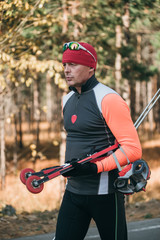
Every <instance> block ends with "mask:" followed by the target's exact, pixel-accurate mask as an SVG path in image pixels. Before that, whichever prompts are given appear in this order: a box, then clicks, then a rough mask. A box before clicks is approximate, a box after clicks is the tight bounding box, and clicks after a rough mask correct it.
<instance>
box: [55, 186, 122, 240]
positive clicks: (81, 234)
mask: <svg viewBox="0 0 160 240" xmlns="http://www.w3.org/2000/svg"><path fill="white" fill-rule="evenodd" d="M92 218H93V219H94V221H95V223H96V225H97V228H98V231H99V234H100V237H101V239H102V240H127V227H126V218H125V209H124V196H123V195H122V194H120V193H113V194H108V195H79V194H74V193H71V192H69V191H67V190H66V191H65V194H64V197H63V201H62V204H61V208H60V211H59V216H58V220H57V228H56V237H55V240H83V239H84V238H85V235H86V233H87V230H88V228H89V224H90V221H91V219H92Z"/></svg>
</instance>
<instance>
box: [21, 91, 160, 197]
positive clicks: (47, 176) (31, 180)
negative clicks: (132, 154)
mask: <svg viewBox="0 0 160 240" xmlns="http://www.w3.org/2000/svg"><path fill="white" fill-rule="evenodd" d="M159 98H160V88H159V89H158V91H157V92H156V93H155V95H154V96H153V98H152V99H151V101H150V102H149V103H148V105H147V106H146V108H145V109H144V111H143V112H142V113H141V115H140V116H139V118H138V119H137V121H136V122H135V124H134V126H135V128H136V129H137V128H138V127H139V126H140V124H141V123H142V121H143V120H144V119H145V117H146V116H147V115H148V113H149V112H150V110H151V109H152V108H153V106H154V105H155V103H156V102H157V100H158V99H159ZM118 147H119V145H118V143H117V142H116V143H115V144H114V145H113V146H111V147H109V148H106V149H104V150H101V151H99V152H97V153H94V154H92V155H89V156H87V157H86V158H84V159H80V160H77V162H78V163H81V164H85V163H87V162H96V161H98V160H99V161H100V160H102V159H103V158H104V155H105V154H106V153H108V152H109V151H112V150H114V149H116V148H118ZM137 161H138V160H137ZM129 164H131V163H130V162H129V161H128V165H129ZM117 165H118V162H117ZM128 165H127V166H128ZM127 166H126V167H127ZM72 169H73V166H72V165H71V164H70V163H66V164H64V165H61V166H54V167H50V168H45V169H42V170H41V171H40V172H35V171H34V170H33V169H31V168H25V169H23V170H22V171H21V173H20V180H21V181H22V183H23V184H25V185H26V187H27V189H28V190H29V191H30V192H31V193H34V194H37V193H40V192H41V191H42V190H43V188H44V183H45V182H47V181H49V180H51V179H53V178H55V177H58V176H60V175H62V174H63V173H66V172H68V171H70V170H72ZM118 170H119V175H120V172H121V168H120V167H118ZM122 171H123V170H122ZM148 179H149V177H148ZM148 179H147V180H148ZM116 181H117V180H116ZM119 183H120V182H116V184H115V185H116V186H115V187H116V188H117V190H118V191H120V185H119ZM145 186H146V184H145V185H144V186H143V187H142V189H139V190H138V191H141V190H144V188H145ZM134 192H135V190H134V191H131V192H130V193H128V194H133V193H134ZM123 193H124V194H127V193H125V191H123Z"/></svg>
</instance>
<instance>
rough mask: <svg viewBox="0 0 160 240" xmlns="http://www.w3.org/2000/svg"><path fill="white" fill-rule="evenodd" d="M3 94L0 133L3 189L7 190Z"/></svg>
mask: <svg viewBox="0 0 160 240" xmlns="http://www.w3.org/2000/svg"><path fill="white" fill-rule="evenodd" d="M3 97H4V96H3V94H0V103H1V106H0V116H1V118H0V133H1V159H0V163H1V169H0V170H1V189H2V190H3V189H4V188H5V176H6V156H5V111H4V99H3Z"/></svg>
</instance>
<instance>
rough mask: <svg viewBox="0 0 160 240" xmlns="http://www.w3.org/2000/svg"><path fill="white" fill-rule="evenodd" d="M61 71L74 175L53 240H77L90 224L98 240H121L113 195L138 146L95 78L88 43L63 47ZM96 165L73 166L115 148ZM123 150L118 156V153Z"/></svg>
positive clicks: (118, 198) (125, 114) (122, 222)
mask: <svg viewBox="0 0 160 240" xmlns="http://www.w3.org/2000/svg"><path fill="white" fill-rule="evenodd" d="M63 51H64V52H63V58H62V62H63V66H64V74H65V79H66V82H67V84H68V86H69V88H70V90H71V91H70V92H69V93H68V94H67V95H66V96H65V97H64V99H63V115H64V127H65V129H66V132H67V142H66V156H65V158H66V162H71V163H72V165H73V167H74V169H73V170H70V171H69V172H67V173H65V174H64V176H65V177H68V181H67V185H66V191H65V194H64V197H63V201H62V205H61V208H60V211H59V216H58V221H57V228H56V236H55V239H56V240H82V239H84V238H85V235H86V233H87V230H88V228H89V224H90V221H91V219H94V221H95V223H96V226H97V228H98V231H99V234H100V237H101V239H102V240H107V239H108V240H126V239H127V228H126V219H125V209H124V196H123V195H122V194H121V193H119V192H117V191H116V190H115V189H114V185H113V183H114V180H115V179H116V178H117V176H118V170H117V164H116V159H117V160H118V162H119V164H120V165H121V166H124V165H126V164H127V158H126V156H127V157H128V159H129V160H130V162H133V161H135V160H137V159H139V158H141V154H142V151H141V145H140V142H139V138H138V135H137V132H136V129H135V127H134V125H133V122H132V120H131V117H130V113H129V108H128V106H127V105H126V103H125V102H124V100H123V99H122V98H121V97H120V96H119V95H118V94H117V93H116V92H115V91H114V90H112V89H110V88H109V87H107V86H105V85H103V84H101V83H99V82H98V81H97V79H96V77H95V71H96V65H97V54H96V51H95V49H94V48H93V47H92V46H91V45H90V44H88V43H83V42H70V43H66V44H65V45H64V47H63ZM115 140H116V141H117V142H118V143H119V146H121V148H116V149H114V150H113V151H110V152H108V153H107V155H106V156H103V157H102V158H101V159H97V161H96V162H95V163H91V162H89V163H85V164H80V163H76V159H80V158H83V157H86V155H87V154H93V153H94V152H97V151H99V150H102V149H105V148H107V147H109V146H114V145H115ZM121 149H123V151H121Z"/></svg>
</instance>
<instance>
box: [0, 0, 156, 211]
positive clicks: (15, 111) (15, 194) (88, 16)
mask: <svg viewBox="0 0 160 240" xmlns="http://www.w3.org/2000/svg"><path fill="white" fill-rule="evenodd" d="M0 13H1V15H0V180H1V183H0V188H1V190H0V209H3V208H4V207H5V206H6V204H7V205H12V206H13V207H14V208H15V209H16V210H17V211H18V212H23V211H28V212H32V211H35V210H37V211H38V210H40V211H44V210H53V209H55V208H57V207H58V206H59V203H60V199H61V195H62V193H63V189H64V180H62V178H57V179H54V180H52V181H49V182H48V183H46V184H45V189H44V190H43V192H42V193H40V194H38V195H33V194H31V193H29V192H28V191H27V190H26V188H25V186H24V185H23V184H22V183H21V182H20V180H19V172H20V171H21V170H22V169H23V168H25V167H32V168H34V169H35V170H37V171H38V170H41V169H42V168H46V167H49V166H53V165H59V164H62V163H63V162H64V153H65V132H64V129H63V119H62V115H61V99H62V97H63V95H64V94H66V93H67V92H68V88H67V86H66V83H65V80H64V75H63V66H62V64H61V59H62V46H63V44H64V43H65V42H68V41H72V40H74V41H85V42H88V43H91V44H92V45H93V46H94V47H95V49H96V51H97V54H98V67H97V71H96V77H97V79H98V80H99V81H100V82H102V83H104V84H106V85H108V86H110V87H111V88H113V89H115V90H116V91H117V92H118V93H119V94H120V95H121V96H122V97H123V98H124V99H125V101H126V102H127V104H128V105H129V107H130V111H131V115H132V119H133V121H134V122H135V120H136V119H137V118H138V116H139V115H140V113H141V112H142V110H143V109H144V108H145V106H146V105H147V103H148V102H149V101H150V99H151V98H152V96H153V95H154V93H155V92H156V91H157V89H159V88H160V1H159V0H145V1H143V0H135V1H133V0H130V1H127V0H126V1H125V0H122V1H120V0H115V1H110V0H108V1H104V0H95V1H91V0H87V1H86V0H81V1H80V0H74V1H73V0H6V1H0ZM138 133H139V136H140V139H141V142H142V146H143V154H144V157H145V160H146V161H147V162H148V163H149V164H150V167H151V170H152V175H151V180H150V181H149V182H150V183H149V184H150V185H149V184H148V190H147V193H138V194H137V195H136V196H135V197H134V196H133V197H132V198H131V199H132V201H134V199H136V201H149V200H151V199H152V198H154V199H160V191H159V189H160V180H159V179H160V176H159V172H160V171H159V170H160V164H159V153H160V151H159V149H160V148H159V146H160V104H159V102H157V103H156V105H155V106H154V108H153V109H152V111H151V112H150V113H149V115H148V117H147V118H146V119H145V121H144V122H143V124H141V126H140V127H139V129H138Z"/></svg>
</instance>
